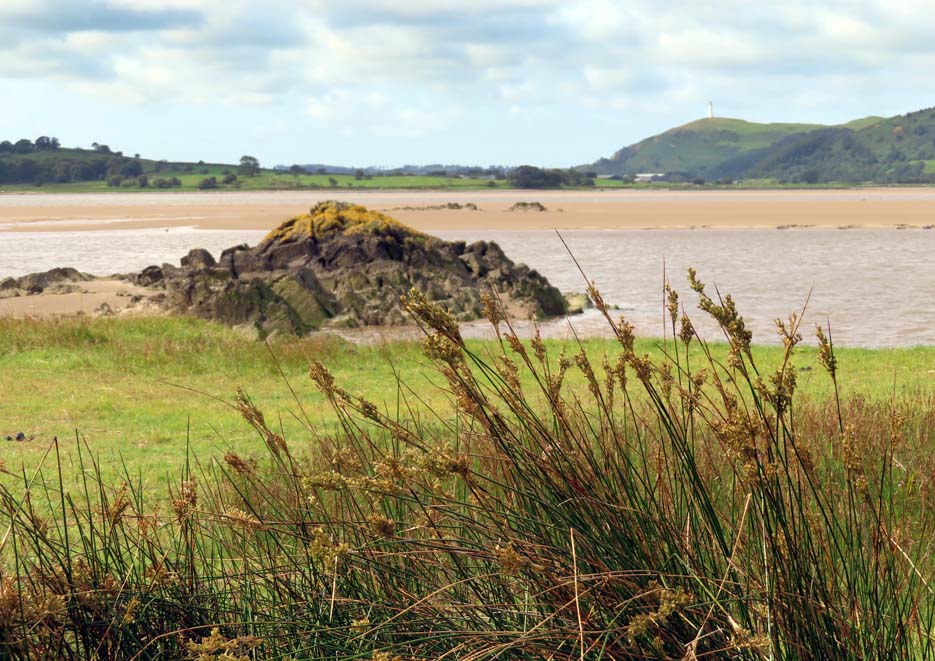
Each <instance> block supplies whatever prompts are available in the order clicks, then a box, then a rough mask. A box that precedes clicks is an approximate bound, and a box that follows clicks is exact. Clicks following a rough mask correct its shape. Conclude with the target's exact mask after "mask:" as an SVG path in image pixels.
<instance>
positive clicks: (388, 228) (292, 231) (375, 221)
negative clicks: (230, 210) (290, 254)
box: [263, 200, 426, 244]
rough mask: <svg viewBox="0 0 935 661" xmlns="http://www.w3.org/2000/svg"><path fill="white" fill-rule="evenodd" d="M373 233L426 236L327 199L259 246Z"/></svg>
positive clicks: (363, 209)
mask: <svg viewBox="0 0 935 661" xmlns="http://www.w3.org/2000/svg"><path fill="white" fill-rule="evenodd" d="M354 234H374V235H377V236H391V237H393V238H395V239H397V240H400V241H402V240H403V239H405V238H407V237H410V238H418V239H425V238H426V236H425V235H424V234H422V233H421V232H418V231H416V230H414V229H412V228H411V227H408V226H407V225H404V224H402V223H400V222H399V221H397V220H394V219H393V218H391V217H389V216H387V215H386V214H382V213H380V212H379V211H371V210H369V209H367V208H366V207H363V206H361V205H359V204H350V203H348V202H336V201H334V200H328V201H326V202H320V203H318V204H316V205H315V206H314V207H312V209H311V210H310V211H309V213H307V214H303V215H301V216H296V217H295V218H290V219H289V220H287V221H285V222H284V223H283V224H282V225H280V226H279V227H277V228H276V229H274V230H273V231H271V232H270V233H269V234H267V235H266V237H265V238H264V239H263V243H264V244H267V243H272V242H285V241H303V240H306V239H315V240H317V241H322V240H327V239H331V238H334V237H336V236H339V235H354Z"/></svg>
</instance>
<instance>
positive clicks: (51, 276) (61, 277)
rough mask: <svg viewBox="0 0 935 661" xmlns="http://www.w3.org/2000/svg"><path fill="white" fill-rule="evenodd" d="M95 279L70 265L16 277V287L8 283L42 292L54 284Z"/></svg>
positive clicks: (36, 292) (32, 291)
mask: <svg viewBox="0 0 935 661" xmlns="http://www.w3.org/2000/svg"><path fill="white" fill-rule="evenodd" d="M93 279H94V277H93V276H90V275H88V274H87V273H81V272H80V271H78V270H76V269H73V268H70V267H66V268H55V269H51V270H49V271H43V272H42V273H30V274H29V275H24V276H23V277H21V278H17V279H16V281H15V286H14V287H9V285H7V287H8V288H10V289H13V288H15V289H20V290H22V291H25V292H26V293H28V294H41V293H42V292H43V290H45V289H46V288H47V287H50V286H52V285H57V284H69V283H75V282H87V281H89V280H93Z"/></svg>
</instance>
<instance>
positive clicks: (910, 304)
mask: <svg viewBox="0 0 935 661" xmlns="http://www.w3.org/2000/svg"><path fill="white" fill-rule="evenodd" d="M58 226H59V227H63V229H64V227H67V223H63V224H59V225H58ZM433 233H434V234H436V235H437V236H440V237H442V238H444V239H447V240H454V239H463V240H467V241H474V240H478V239H485V240H493V241H496V242H498V243H499V244H500V245H501V246H502V248H503V249H504V251H505V252H506V254H507V255H509V256H510V257H511V258H512V259H513V260H514V261H516V262H524V263H526V264H528V265H529V266H531V267H532V268H535V269H537V270H538V271H540V272H541V273H542V274H543V275H545V276H546V277H547V278H549V280H550V281H551V282H552V283H553V284H554V285H556V286H557V287H558V288H559V289H561V290H562V291H565V292H573V291H583V290H584V289H585V281H584V279H583V278H582V276H581V274H580V273H579V272H578V269H577V268H576V266H575V264H574V261H573V260H572V258H571V256H570V255H569V253H568V252H567V251H566V250H565V248H564V247H563V246H562V243H561V241H560V240H559V238H558V236H557V235H556V233H555V232H554V231H544V230H521V231H516V230H484V231H481V230H448V231H441V232H433ZM263 235H264V232H263V231H258V230H202V229H195V228H190V227H171V228H151V229H132V230H131V229H120V230H104V231H92V232H85V231H43V232H15V233H13V232H10V233H0V279H2V278H3V277H6V276H18V275H23V274H26V273H31V272H36V271H43V270H47V269H50V268H53V267H57V266H73V267H75V268H77V269H79V270H81V271H86V272H90V273H93V274H97V275H106V274H112V273H124V272H129V271H134V270H139V269H141V268H143V267H145V266H147V265H149V264H161V263H163V262H170V263H175V264H177V263H178V259H179V258H180V257H181V256H182V255H184V254H185V253H186V252H187V251H188V250H190V249H191V248H195V247H200V248H207V249H208V250H210V251H211V252H212V253H213V254H215V255H217V254H218V253H219V252H220V251H221V250H222V249H223V248H226V247H229V246H232V245H236V244H238V243H250V244H254V243H256V242H258V241H259V240H260V239H261V238H262V237H263ZM562 236H563V237H564V238H565V241H566V242H567V244H568V247H569V249H570V250H571V251H572V253H573V254H574V256H575V257H576V258H577V260H578V262H579V263H580V264H581V266H582V268H583V269H584V271H585V273H586V274H587V276H588V278H590V279H592V280H594V281H595V282H596V283H597V285H598V287H599V289H600V290H601V291H602V292H603V294H604V297H605V299H606V300H607V301H608V302H609V303H611V304H613V305H616V306H618V307H619V312H618V313H619V314H621V315H623V316H625V317H626V318H627V320H629V321H631V322H632V323H634V324H635V325H636V327H637V331H638V332H639V333H640V334H641V335H645V336H661V335H662V333H663V281H664V277H665V276H664V273H665V274H666V275H667V276H668V278H669V280H670V281H671V283H672V284H673V286H674V287H676V288H677V289H678V290H679V291H680V292H681V293H682V300H683V303H684V305H685V308H686V310H687V311H688V312H689V315H690V316H692V318H693V319H694V320H695V321H696V323H697V324H698V325H699V327H700V328H702V329H703V330H702V334H703V335H705V336H707V337H710V338H712V339H714V338H716V337H717V335H716V333H715V331H714V329H713V328H712V327H711V326H710V325H709V324H704V323H702V316H703V315H702V313H701V312H700V311H698V310H697V308H696V307H695V303H696V301H697V298H695V297H694V295H693V294H692V292H691V291H690V290H689V288H688V285H687V282H686V278H685V273H686V269H687V267H689V266H693V267H694V268H695V269H696V270H697V272H698V275H699V278H700V279H701V280H702V281H703V282H705V283H707V284H708V287H709V291H710V292H711V293H712V294H713V293H714V288H715V287H717V289H718V290H719V291H720V292H721V293H722V294H726V293H730V294H731V295H732V296H733V297H734V299H735V300H736V302H737V305H738V308H739V309H740V311H741V313H742V314H743V315H744V318H745V319H746V320H747V323H748V325H749V326H750V327H751V328H752V330H753V331H754V340H755V341H756V342H761V343H774V342H775V341H776V335H775V326H774V320H775V319H776V318H783V319H785V318H787V317H788V315H789V313H790V312H793V311H798V310H801V309H802V307H803V305H804V304H805V303H806V301H808V306H807V309H806V313H805V321H806V323H807V324H808V325H806V326H803V334H804V335H806V337H807V338H809V337H810V336H811V334H812V332H811V327H812V324H813V323H815V322H820V323H826V322H827V321H828V320H830V322H831V326H832V330H833V333H834V337H835V341H836V343H838V344H839V345H842V346H861V347H884V346H911V345H917V344H935V231H929V230H923V229H905V230H895V229H849V230H840V229H817V228H813V229H789V230H777V229H745V230H729V229H724V230H719V229H706V230H696V231H692V230H565V231H563V232H562ZM569 324H570V325H571V326H570V325H569ZM572 327H573V329H574V332H577V333H578V334H580V335H584V336H602V335H607V334H608V329H607V326H606V323H605V322H604V321H603V320H602V319H601V318H600V317H599V315H597V314H596V313H595V312H594V311H589V312H587V313H585V314H584V315H580V316H577V317H573V318H572V319H571V320H570V321H566V320H559V321H552V322H548V323H546V324H544V325H543V331H544V334H546V335H549V336H557V337H567V336H568V335H569V334H570V333H571V332H572V330H571V329H572ZM483 332H484V331H483V330H481V326H480V325H472V326H471V327H470V328H469V329H467V334H469V335H483Z"/></svg>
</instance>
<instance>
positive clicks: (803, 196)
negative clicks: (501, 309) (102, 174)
mask: <svg viewBox="0 0 935 661" xmlns="http://www.w3.org/2000/svg"><path fill="white" fill-rule="evenodd" d="M324 199H341V200H347V201H351V202H356V203H359V204H363V205H364V206H367V207H368V208H371V209H376V210H380V211H383V212H385V213H388V214H389V215H391V216H393V217H394V218H396V219H398V220H400V221H401V222H403V223H406V224H408V225H410V226H412V227H414V228H416V229H418V230H421V231H426V232H431V231H433V230H434V231H445V230H477V231H483V230H492V229H500V230H543V229H546V230H548V229H560V230H576V229H580V230H601V229H618V230H619V229H633V230H636V229H686V230H689V229H697V230H700V229H807V228H825V229H834V228H839V229H851V228H854V229H857V228H892V229H911V228H918V229H932V228H933V227H935V187H898V188H896V187H894V188H849V189H799V190H743V191H736V190H731V191H728V190H692V191H685V190H660V189H628V190H620V189H615V190H605V191H600V190H504V189H498V190H483V191H479V190H470V191H465V190H458V191H453V190H433V191H406V190H367V191H362V190H342V191H330V190H326V191H244V192H201V193H193V192H172V193H162V192H158V193H157V192H133V193H117V192H114V193H83V194H76V193H29V194H18V195H0V232H6V233H15V232H22V231H32V232H36V231H95V230H118V229H144V228H154V227H160V228H161V227H197V228H199V229H208V230H210V229H227V230H241V229H255V230H269V229H272V228H273V227H276V226H278V225H279V223H281V222H282V221H283V220H284V219H286V218H289V217H291V216H294V215H297V214H300V213H304V212H305V211H307V210H308V208H309V207H310V206H312V205H314V204H315V203H317V202H319V201H321V200H324ZM517 202H540V203H541V204H542V205H543V206H544V207H545V208H546V211H544V212H539V211H509V209H510V208H511V207H512V206H513V205H514V204H516V203H517ZM448 203H457V204H461V205H464V204H469V203H470V204H474V205H476V206H477V207H478V208H479V210H465V209H460V210H451V209H447V208H446V209H438V208H434V209H433V208H430V207H438V206H442V205H446V204H448ZM407 207H408V208H407Z"/></svg>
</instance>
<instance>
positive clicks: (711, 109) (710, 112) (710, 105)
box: [708, 101, 714, 119]
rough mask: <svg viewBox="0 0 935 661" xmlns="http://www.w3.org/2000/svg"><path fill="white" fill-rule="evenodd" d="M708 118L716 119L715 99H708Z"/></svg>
mask: <svg viewBox="0 0 935 661" xmlns="http://www.w3.org/2000/svg"><path fill="white" fill-rule="evenodd" d="M708 119H714V101H708Z"/></svg>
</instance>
